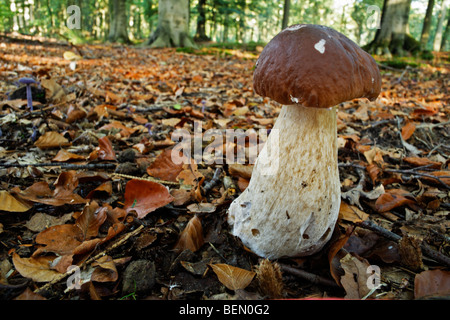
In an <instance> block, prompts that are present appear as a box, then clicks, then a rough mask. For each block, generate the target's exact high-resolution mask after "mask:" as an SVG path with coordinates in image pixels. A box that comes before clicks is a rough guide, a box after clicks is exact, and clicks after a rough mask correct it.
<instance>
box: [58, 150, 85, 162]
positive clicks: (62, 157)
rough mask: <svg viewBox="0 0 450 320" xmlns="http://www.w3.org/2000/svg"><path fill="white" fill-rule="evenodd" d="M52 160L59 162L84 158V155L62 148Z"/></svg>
mask: <svg viewBox="0 0 450 320" xmlns="http://www.w3.org/2000/svg"><path fill="white" fill-rule="evenodd" d="M52 160H53V161H57V162H66V161H70V160H84V156H80V155H78V154H75V153H71V152H68V151H66V150H64V149H61V150H59V151H58V153H57V154H56V156H55V157H54V158H53V159H52Z"/></svg>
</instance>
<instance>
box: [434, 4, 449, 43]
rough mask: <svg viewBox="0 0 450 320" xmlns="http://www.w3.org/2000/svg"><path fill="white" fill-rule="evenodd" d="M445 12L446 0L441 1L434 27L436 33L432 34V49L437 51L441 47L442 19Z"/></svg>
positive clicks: (443, 19)
mask: <svg viewBox="0 0 450 320" xmlns="http://www.w3.org/2000/svg"><path fill="white" fill-rule="evenodd" d="M446 13H447V1H446V0H443V1H442V7H441V11H440V14H439V18H438V24H437V27H436V34H435V35H434V41H433V50H434V51H439V50H440V48H441V43H442V34H443V31H444V21H445V17H446Z"/></svg>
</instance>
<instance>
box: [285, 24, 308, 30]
mask: <svg viewBox="0 0 450 320" xmlns="http://www.w3.org/2000/svg"><path fill="white" fill-rule="evenodd" d="M303 27H306V25H304V24H303V25H301V24H296V25H293V26H290V27H287V28H286V29H284V30H283V31H295V30H299V29H301V28H303Z"/></svg>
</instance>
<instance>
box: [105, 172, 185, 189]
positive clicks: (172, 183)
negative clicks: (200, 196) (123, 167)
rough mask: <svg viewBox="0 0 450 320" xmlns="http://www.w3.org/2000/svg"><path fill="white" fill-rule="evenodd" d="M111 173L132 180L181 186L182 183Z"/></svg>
mask: <svg viewBox="0 0 450 320" xmlns="http://www.w3.org/2000/svg"><path fill="white" fill-rule="evenodd" d="M110 175H113V176H117V177H120V178H125V179H131V180H144V181H151V182H157V183H161V184H166V185H169V186H179V185H180V183H178V182H174V181H164V180H158V179H155V178H152V177H147V178H142V177H135V176H129V175H127V174H122V173H110Z"/></svg>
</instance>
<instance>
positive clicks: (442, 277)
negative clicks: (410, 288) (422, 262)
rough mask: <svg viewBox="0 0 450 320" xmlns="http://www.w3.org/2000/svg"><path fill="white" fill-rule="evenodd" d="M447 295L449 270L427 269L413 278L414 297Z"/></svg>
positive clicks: (449, 290) (448, 290) (449, 279)
mask: <svg viewBox="0 0 450 320" xmlns="http://www.w3.org/2000/svg"><path fill="white" fill-rule="evenodd" d="M448 295H450V272H449V271H444V270H439V269H436V270H427V271H423V272H421V273H419V274H417V275H416V277H415V279H414V297H415V298H416V299H420V298H424V297H433V296H448Z"/></svg>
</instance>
